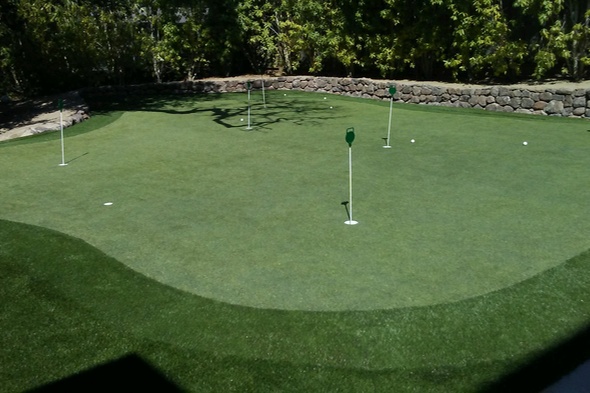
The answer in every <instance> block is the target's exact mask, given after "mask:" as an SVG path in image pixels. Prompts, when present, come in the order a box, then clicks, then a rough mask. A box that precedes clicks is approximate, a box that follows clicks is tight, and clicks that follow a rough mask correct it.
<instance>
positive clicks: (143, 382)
mask: <svg viewBox="0 0 590 393" xmlns="http://www.w3.org/2000/svg"><path fill="white" fill-rule="evenodd" d="M87 391H95V392H122V391H135V392H149V391H152V392H154V391H155V392H182V391H183V390H181V389H180V388H179V387H178V386H176V385H175V384H174V383H172V382H171V381H169V380H168V379H167V378H166V377H165V376H164V375H163V374H162V373H161V372H160V371H159V370H157V369H156V368H155V367H153V366H152V365H150V364H149V363H148V362H146V361H145V360H143V359H142V358H141V357H139V356H138V355H136V354H130V355H127V356H124V357H122V358H119V359H116V360H113V361H111V362H108V363H105V364H101V365H99V366H97V367H94V368H92V369H89V370H86V371H82V372H80V373H78V374H75V375H71V376H69V377H66V378H64V379H62V380H60V381H56V382H52V383H50V384H47V385H44V386H41V387H38V388H36V389H33V390H30V392H35V393H44V392H87Z"/></svg>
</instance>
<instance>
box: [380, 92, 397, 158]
mask: <svg viewBox="0 0 590 393" xmlns="http://www.w3.org/2000/svg"><path fill="white" fill-rule="evenodd" d="M395 92H396V90H395V87H393V86H391V87H390V88H389V94H391V98H390V99H389V123H388V124H389V125H388V126H387V144H386V145H385V146H383V148H385V149H390V148H391V144H390V143H389V141H390V138H391V112H392V110H393V95H394V94H395Z"/></svg>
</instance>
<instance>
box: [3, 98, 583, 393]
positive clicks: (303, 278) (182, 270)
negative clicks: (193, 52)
mask: <svg viewBox="0 0 590 393" xmlns="http://www.w3.org/2000/svg"><path fill="white" fill-rule="evenodd" d="M285 94H286V95H285ZM324 97H326V99H324ZM252 104H253V106H252V118H251V123H252V126H253V129H252V130H247V129H246V126H247V103H246V94H229V93H228V94H223V95H208V96H197V97H190V98H167V97H162V98H151V99H141V100H140V99H134V100H128V101H127V102H121V103H118V104H114V103H110V104H109V105H108V106H106V107H105V106H98V104H97V103H94V105H95V106H94V108H95V109H96V112H95V114H94V116H93V117H92V118H91V119H90V120H88V121H86V122H84V123H82V124H79V125H76V126H74V127H72V128H69V129H66V131H65V133H66V135H67V136H68V137H67V138H66V139H65V150H66V162H68V166H66V167H60V166H58V164H59V163H60V162H61V155H60V154H61V151H60V144H59V138H58V136H59V135H57V133H53V134H46V135H42V136H37V137H32V138H26V139H23V140H19V141H11V142H7V143H2V144H0V165H1V166H2V167H3V168H5V170H4V171H2V173H1V174H0V182H1V184H2V199H3V209H2V210H1V211H0V219H2V220H1V221H0V245H1V247H0V266H1V267H0V269H1V270H0V272H1V273H2V274H1V275H0V280H1V281H2V282H0V293H1V294H2V299H3V300H4V299H6V300H5V301H3V312H2V313H1V314H0V328H1V329H2V332H3V333H4V334H3V335H2V338H1V339H0V340H2V341H0V364H1V366H0V381H1V383H0V385H2V386H4V387H5V388H0V390H2V389H4V390H6V391H21V390H26V389H30V388H34V387H37V386H40V385H43V384H46V383H48V382H51V381H55V380H59V379H61V378H64V377H66V376H69V375H72V374H74V373H76V372H79V371H81V370H85V369H88V368H92V367H94V366H96V365H98V364H102V363H105V362H109V361H112V360H114V359H117V358H120V357H123V356H125V355H129V354H135V355H137V356H138V357H139V358H141V359H143V360H144V361H146V362H148V363H149V364H151V365H152V366H153V367H154V368H156V369H157V370H159V372H161V373H162V374H163V375H165V376H166V377H167V378H168V379H169V380H170V381H172V382H173V383H174V384H176V385H177V386H178V387H179V388H181V389H186V390H190V391H253V390H256V391H351V392H358V391H384V392H385V391H388V392H389V391H401V392H403V391H420V392H424V391H481V390H484V389H485V388H486V387H489V386H490V384H491V383H493V382H495V381H496V382H497V381H499V380H500V381H501V380H502V378H504V377H505V376H506V375H507V374H509V373H511V372H514V371H515V370H517V369H518V367H520V366H522V365H526V364H530V362H531V361H533V360H534V359H539V356H540V355H541V354H542V353H543V352H544V351H546V350H548V349H550V348H554V347H555V346H558V345H559V344H560V343H561V342H563V341H564V340H566V339H568V338H569V337H571V336H572V335H575V334H576V333H579V332H580V331H583V330H584V329H585V328H586V326H587V323H588V317H587V315H588V311H589V308H590V306H589V305H590V293H588V291H587V290H586V288H587V286H588V281H589V280H590V278H588V277H590V276H589V275H588V273H589V271H588V270H589V269H590V266H589V263H590V254H589V253H588V252H587V251H586V250H588V249H589V248H590V240H589V237H588V234H589V233H590V221H589V220H588V219H587V217H588V213H590V205H589V204H588V200H590V198H589V196H590V191H589V189H588V186H587V184H588V182H587V178H588V175H587V173H588V168H590V155H588V154H587V152H588V148H587V146H588V138H590V133H589V132H588V129H589V128H590V127H589V125H588V123H587V122H585V121H581V120H573V119H561V118H553V117H552V118H549V117H539V116H527V115H515V114H511V115H506V114H497V113H488V112H483V111H476V110H465V109H449V108H437V107H426V106H411V105H397V104H395V105H394V112H393V119H394V122H393V126H392V139H391V145H392V148H391V149H384V148H383V147H382V146H383V143H384V141H383V139H382V138H383V137H385V136H386V134H387V120H388V115H389V103H388V102H376V101H368V100H361V99H352V98H346V97H338V96H333V95H322V94H312V93H297V92H290V91H289V92H277V91H272V92H267V107H266V108H264V107H263V105H262V103H261V96H260V94H259V92H255V93H254V94H253V99H252ZM241 119H243V121H242V120H241ZM351 126H352V127H354V128H355V131H356V140H355V142H354V144H353V149H352V150H353V189H354V206H353V208H354V210H353V211H354V219H355V220H358V221H359V224H358V225H356V226H349V225H345V224H344V221H345V220H346V219H347V217H346V212H345V210H344V208H343V206H342V205H341V202H342V201H345V200H348V145H347V144H346V142H345V140H344V136H345V131H346V128H348V127H351ZM410 139H415V140H416V142H415V143H410ZM523 141H527V142H528V145H527V146H523V144H522V142H523ZM106 202H112V205H111V206H105V205H104V203H106ZM578 353H584V355H588V354H590V351H586V350H585V349H584V350H582V349H580V351H578ZM570 358H575V357H574V356H570ZM551 369H552V370H554V371H560V370H559V369H555V368H551ZM556 376H557V373H556V374H551V373H550V372H544V373H542V374H541V376H539V377H538V378H537V379H536V382H535V384H533V383H532V382H530V385H529V386H532V387H534V388H539V387H542V386H543V385H544V384H546V383H548V382H550V381H551V379H553V378H555V377H556ZM490 389H492V388H490Z"/></svg>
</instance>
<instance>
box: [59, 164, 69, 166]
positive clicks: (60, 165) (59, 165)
mask: <svg viewBox="0 0 590 393" xmlns="http://www.w3.org/2000/svg"><path fill="white" fill-rule="evenodd" d="M59 166H68V164H59Z"/></svg>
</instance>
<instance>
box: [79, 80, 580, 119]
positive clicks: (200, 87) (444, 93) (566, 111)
mask: <svg viewBox="0 0 590 393" xmlns="http://www.w3.org/2000/svg"><path fill="white" fill-rule="evenodd" d="M248 82H250V83H251V87H252V88H253V89H260V88H261V87H262V83H263V81H262V79H261V78H258V77H256V78H252V79H251V80H250V81H249V80H247V79H219V80H197V81H188V82H171V83H162V84H148V85H133V86H124V87H110V86H107V87H101V88H98V89H94V90H88V91H86V92H85V94H91V95H113V94H116V95H119V94H154V93H166V94H194V93H225V92H244V91H246V90H247V83H248ZM390 86H395V87H396V88H397V92H396V93H395V95H394V97H393V98H394V100H395V101H397V102H403V103H409V104H422V105H439V106H450V107H461V108H476V109H483V110H488V111H496V112H516V113H530V114H539V115H549V116H567V117H580V118H590V90H586V89H575V90H570V89H546V90H539V89H535V87H534V86H531V87H530V88H522V87H518V88H515V87H507V86H491V87H459V86H457V85H452V84H449V85H444V84H437V85H432V84H428V83H419V82H416V83H413V84H406V83H398V82H396V81H387V80H373V79H368V78H335V77H314V76H288V77H265V78H264V87H265V89H268V90H301V91H308V92H322V93H332V94H340V95H347V96H352V97H363V98H370V99H379V100H389V99H390V96H389V87H390Z"/></svg>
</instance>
